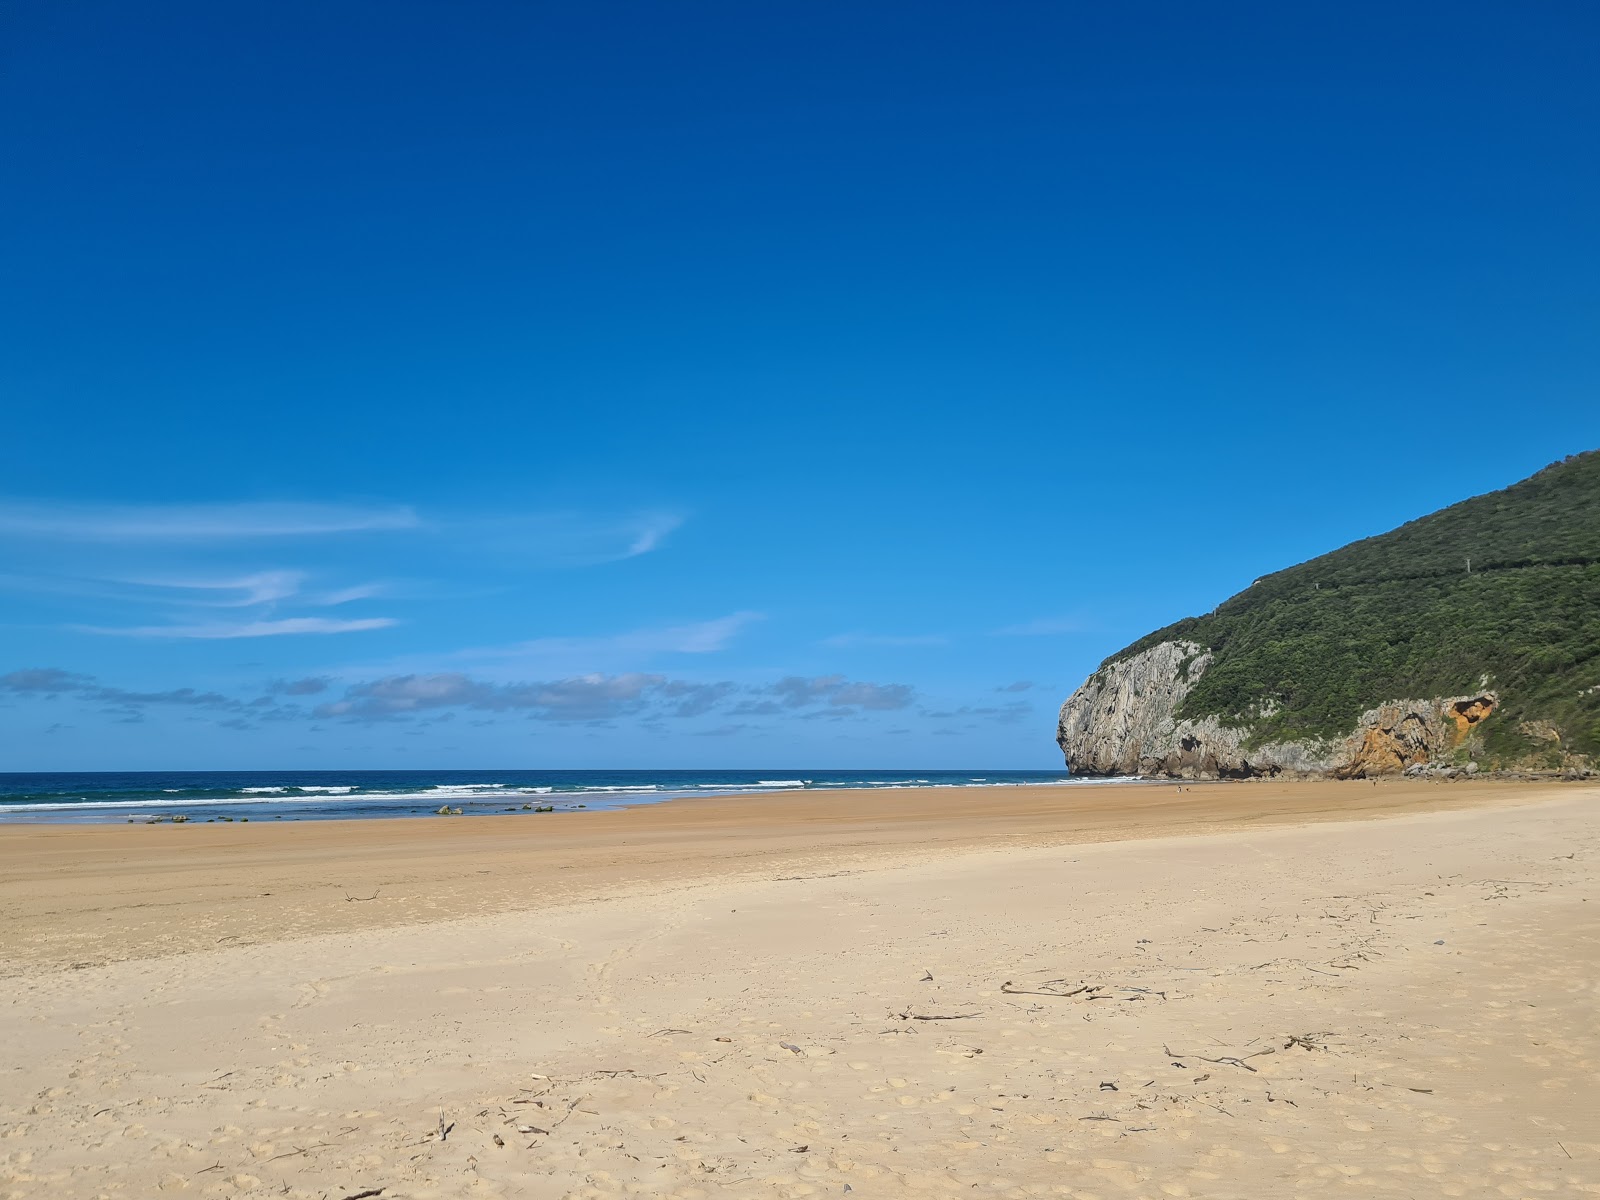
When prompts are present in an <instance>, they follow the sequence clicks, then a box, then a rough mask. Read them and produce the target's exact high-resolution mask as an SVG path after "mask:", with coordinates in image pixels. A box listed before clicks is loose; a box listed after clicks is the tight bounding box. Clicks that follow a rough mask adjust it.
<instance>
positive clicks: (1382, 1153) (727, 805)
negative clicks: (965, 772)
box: [0, 784, 1600, 1200]
mask: <svg viewBox="0 0 1600 1200" xmlns="http://www.w3.org/2000/svg"><path fill="white" fill-rule="evenodd" d="M955 796H956V799H952V798H951V797H952V794H951V793H911V792H907V793H897V794H896V795H895V796H894V797H891V798H883V797H878V796H872V797H861V796H852V797H844V798H838V797H835V798H828V797H821V798H818V797H805V798H800V797H795V798H785V799H783V800H762V801H753V802H750V801H745V802H731V801H730V802H704V803H701V802H696V803H695V804H687V805H683V806H676V805H674V806H668V807H665V808H661V809H656V810H636V811H635V812H632V813H617V814H599V815H596V816H595V817H592V818H590V817H585V818H568V817H564V816H555V817H541V818H533V817H527V818H523V817H516V818H505V819H504V820H500V819H490V818H478V819H470V820H469V819H467V818H460V819H456V820H445V819H440V820H438V821H415V822H392V823H385V824H382V825H375V824H372V823H368V824H364V825H355V824H349V825H344V824H341V825H334V826H310V825H299V826H293V827H284V826H281V825H280V826H259V825H252V826H248V827H239V826H229V827H216V826H210V827H203V828H172V827H151V828H146V827H116V828H110V829H99V830H83V829H78V830H51V829H32V830H18V829H10V830H0V868H3V871H0V903H3V905H4V909H3V911H4V913H5V916H6V924H5V927H4V931H3V934H0V939H3V940H0V950H3V952H4V955H5V959H4V963H5V966H4V969H5V970H6V971H7V974H6V976H5V978H4V979H0V1006H3V1007H0V1013H3V1017H0V1196H63V1197H75V1196H102V1195H104V1196H129V1197H140V1196H150V1195H157V1194H160V1195H166V1194H175V1193H179V1192H182V1193H186V1194H189V1195H196V1196H213V1195H215V1196H250V1195H259V1196H263V1197H265V1196H278V1195H281V1196H289V1197H327V1198H329V1200H339V1198H343V1197H348V1196H352V1195H356V1194H358V1193H362V1192H368V1191H372V1190H375V1189H380V1188H381V1189H383V1191H382V1200H395V1198H397V1197H419V1198H420V1197H428V1196H502V1195H504V1196H527V1197H561V1196H609V1195H614V1194H634V1195H652V1196H655V1195H659V1196H756V1197H765V1196H772V1197H777V1196H809V1195H843V1194H845V1192H846V1190H847V1189H849V1191H850V1192H851V1194H852V1195H855V1196H860V1197H863V1198H867V1197H890V1196H905V1195H941V1194H945V1195H951V1196H956V1195H961V1196H967V1195H980V1196H1034V1195H1064V1196H1077V1197H1080V1198H1087V1197H1104V1198H1107V1200H1109V1198H1111V1197H1164V1196H1207V1197H1230V1196H1238V1197H1277V1196H1300V1195H1313V1196H1314V1195H1376V1196H1395V1197H1424V1196H1427V1197H1431V1196H1470V1197H1477V1196H1489V1197H1497V1196H1508V1197H1545V1196H1552V1195H1554V1196H1592V1195H1597V1194H1600V996H1597V992H1596V986H1595V985H1596V980H1597V976H1600V868H1597V864H1600V789H1597V788H1594V787H1589V786H1584V785H1566V786H1562V787H1554V788H1544V789H1539V788H1520V789H1513V788H1508V787H1504V786H1500V785H1493V784H1483V785H1472V786H1471V787H1470V788H1469V787H1466V786H1465V785H1462V786H1456V787H1451V786H1446V785H1437V786H1436V785H1415V786H1410V785H1398V784H1395V785H1384V786H1380V787H1376V788H1374V787H1371V786H1370V785H1365V784H1325V785H1299V787H1298V790H1297V789H1296V788H1294V787H1285V788H1278V787H1272V786H1268V785H1239V786H1217V787H1214V788H1196V789H1193V790H1191V791H1187V792H1185V793H1183V794H1182V795H1178V794H1177V793H1175V792H1174V791H1173V789H1172V788H1171V787H1150V788H1134V789H1117V790H1116V791H1115V792H1113V791H1112V790H1111V789H1105V790H1101V791H1098V792H1095V793H1093V794H1086V793H1085V792H1081V791H1080V792H1078V793H1077V794H1076V795H1062V794H1057V793H1055V792H1040V793H1030V792H1024V791H1022V790H1017V791H1014V792H1008V793H993V794H989V798H987V799H986V797H985V796H984V795H975V794H973V793H966V794H959V793H958V794H955ZM741 803H742V804H745V805H746V806H747V807H746V808H745V809H743V810H742V811H743V813H744V816H743V818H741V817H740V815H739V814H740V812H741V810H740V809H739V808H738V807H737V805H738V804H741ZM750 804H758V805H761V806H763V807H762V810H761V813H760V814H759V816H753V814H752V813H751V810H750V808H749V807H748V806H749V805H750ZM985 805H987V806H988V807H987V808H986V809H985V810H984V812H983V813H982V815H981V816H977V817H975V816H973V815H972V813H971V811H970V810H972V809H975V808H979V809H983V808H984V806H985ZM874 806H877V807H874ZM1341 812H1343V813H1353V814H1357V815H1359V816H1368V817H1370V816H1373V815H1380V816H1382V817H1383V819H1360V820H1349V821H1344V820H1333V819H1331V818H1333V817H1336V816H1338V815H1340V813H1341ZM535 822H543V823H542V824H535ZM1263 822H1268V823H1270V824H1271V826H1272V827H1269V828H1259V827H1258V826H1260V825H1261V824H1262V823H1263ZM1197 830H1210V831H1212V832H1195V831H1197ZM194 835H199V836H198V837H196V836H194ZM564 868H565V869H564ZM478 872H483V874H478ZM263 892H271V893H273V894H272V895H270V896H263V895H262V894H261V893H263ZM346 894H349V895H351V896H360V897H365V896H373V895H375V898H374V899H371V900H364V899H348V900H347V899H346V898H345V896H346ZM474 908H482V909H483V910H484V911H482V912H480V913H479V914H478V915H467V914H470V913H471V912H472V911H473V909H474ZM341 922H342V923H343V925H342V928H341ZM74 963H79V964H87V965H81V966H79V967H77V968H76V969H74V966H73V964H74ZM1084 987H1087V988H1088V989H1089V990H1084V991H1076V994H1072V995H1067V994H1064V993H1068V992H1073V991H1074V990H1075V989H1078V988H1084ZM1041 993H1043V994H1041ZM918 1017H948V1018H957V1019H950V1020H918V1019H917V1018H918ZM441 1116H442V1120H443V1122H444V1125H445V1127H447V1128H448V1129H449V1131H450V1132H449V1134H448V1137H447V1138H444V1139H443V1140H441V1138H440V1136H439V1129H440V1121H441ZM496 1138H498V1139H499V1141H498V1142H497V1141H496ZM502 1143H503V1144H502Z"/></svg>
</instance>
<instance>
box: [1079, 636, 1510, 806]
mask: <svg viewBox="0 0 1600 1200" xmlns="http://www.w3.org/2000/svg"><path fill="white" fill-rule="evenodd" d="M1211 661H1212V655H1211V652H1210V651H1208V650H1206V649H1204V648H1203V647H1201V646H1200V645H1199V644H1198V643H1195V642H1189V641H1182V640H1178V641H1169V642H1158V643H1157V644H1156V645H1154V646H1151V647H1149V648H1148V649H1145V650H1142V651H1140V652H1139V653H1137V654H1134V655H1131V656H1129V657H1127V658H1122V659H1115V660H1113V661H1111V662H1108V663H1106V664H1105V665H1104V666H1102V667H1101V668H1100V669H1099V670H1098V671H1096V672H1095V673H1094V674H1093V675H1091V676H1090V677H1089V679H1088V680H1087V681H1086V682H1085V683H1084V685H1083V686H1082V687H1080V688H1079V689H1078V690H1077V691H1076V692H1074V693H1073V694H1072V696H1071V697H1070V698H1069V699H1068V700H1067V702H1066V703H1065V704H1064V705H1062V708H1061V718H1060V722H1059V724H1058V726H1057V732H1056V740H1057V742H1058V743H1059V744H1060V746H1061V749H1062V752H1063V753H1064V754H1065V755H1066V759H1067V767H1068V769H1069V770H1070V771H1071V772H1072V773H1073V774H1074V775H1144V776H1168V777H1172V778H1180V779H1216V778H1243V777H1247V776H1253V775H1279V774H1289V775H1333V776H1336V777H1340V778H1363V777H1366V776H1370V775H1387V774H1395V773H1399V772H1402V771H1406V770H1408V769H1415V768H1416V767H1417V766H1418V765H1419V764H1427V763H1437V762H1440V761H1443V760H1447V759H1448V758H1449V757H1450V756H1451V755H1453V754H1454V752H1455V751H1456V750H1457V749H1458V748H1460V747H1461V746H1463V744H1465V743H1467V741H1468V739H1469V737H1470V735H1471V733H1472V730H1473V727H1474V726H1475V725H1477V723H1478V722H1479V721H1481V720H1483V718H1485V717H1487V716H1488V715H1489V714H1490V713H1491V712H1493V711H1494V707H1495V704H1496V701H1497V697H1496V696H1495V695H1494V693H1492V692H1483V693H1479V694H1474V695H1465V696H1445V697H1437V698H1433V699H1424V700H1391V701H1389V702H1387V703H1384V704H1380V705H1378V706H1376V707H1374V708H1371V709H1368V710H1367V711H1366V712H1364V713H1362V714H1361V716H1360V718H1359V719H1358V721H1357V722H1356V726H1355V728H1354V729H1353V730H1352V731H1350V732H1349V733H1348V734H1347V735H1346V736H1344V737H1342V738H1332V739H1328V740H1302V741H1275V742H1266V743H1262V744H1253V742H1252V739H1251V737H1250V730H1249V729H1248V728H1247V727H1245V726H1237V725H1226V724H1223V723H1222V722H1221V721H1220V720H1219V719H1218V718H1216V717H1214V716H1202V717H1198V718H1196V717H1183V716H1180V715H1179V711H1180V709H1181V707H1182V705H1183V701H1184V699H1185V698H1186V697H1187V696H1188V694H1189V692H1190V691H1191V690H1192V689H1193V688H1194V687H1195V685H1196V684H1197V683H1198V682H1199V681H1200V679H1201V677H1202V676H1203V675H1204V674H1205V671H1206V668H1207V667H1208V666H1210V665H1211ZM1254 715H1256V716H1258V717H1262V718H1264V717H1268V716H1271V715H1272V713H1271V708H1270V706H1263V708H1262V710H1261V711H1259V712H1258V713H1256V714H1254ZM1472 769H1473V770H1476V766H1473V767H1472Z"/></svg>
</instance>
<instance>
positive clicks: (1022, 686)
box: [995, 679, 1033, 692]
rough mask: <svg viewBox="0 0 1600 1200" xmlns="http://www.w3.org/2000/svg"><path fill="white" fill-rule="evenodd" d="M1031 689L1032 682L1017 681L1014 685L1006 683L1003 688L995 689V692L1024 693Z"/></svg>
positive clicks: (1027, 680) (1029, 680)
mask: <svg viewBox="0 0 1600 1200" xmlns="http://www.w3.org/2000/svg"><path fill="white" fill-rule="evenodd" d="M1031 687H1033V680H1031V679H1019V680H1017V681H1016V682H1015V683H1008V684H1006V685H1005V686H1004V687H997V688H995V691H997V692H1025V691H1027V690H1028V689H1030V688H1031Z"/></svg>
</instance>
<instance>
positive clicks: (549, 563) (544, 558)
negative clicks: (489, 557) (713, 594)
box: [451, 511, 684, 567]
mask: <svg viewBox="0 0 1600 1200" xmlns="http://www.w3.org/2000/svg"><path fill="white" fill-rule="evenodd" d="M683 522H684V518H683V517H682V515H680V514H678V513H672V512H659V511H648V512H638V513H625V514H622V515H614V516H613V515H597V514H592V513H577V512H545V513H520V514H513V515H510V516H499V517H484V518H478V519H469V520H466V521H462V522H459V523H458V524H456V525H454V526H452V527H451V529H452V534H453V536H455V537H458V538H460V540H461V542H462V544H463V545H467V546H471V547H472V548H473V549H474V550H476V551H483V550H487V551H489V552H490V553H492V554H494V555H496V556H498V557H500V558H504V559H507V560H510V561H512V562H516V563H521V564H524V565H527V566H534V567H592V566H600V565H602V564H604V563H612V562H621V561H623V560H624V559H629V558H638V557H639V556H640V555H641V554H649V553H650V552H651V551H652V550H658V549H660V548H661V546H662V545H663V544H664V543H665V541H666V539H667V537H668V535H669V534H671V533H672V532H673V531H675V530H677V529H678V528H680V527H681V526H682V525H683Z"/></svg>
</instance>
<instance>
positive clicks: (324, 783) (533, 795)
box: [0, 768, 1105, 824]
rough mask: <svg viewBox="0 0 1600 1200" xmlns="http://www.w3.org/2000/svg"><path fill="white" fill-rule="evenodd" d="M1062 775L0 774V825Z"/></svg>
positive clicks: (559, 807) (356, 812)
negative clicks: (6, 823) (30, 822)
mask: <svg viewBox="0 0 1600 1200" xmlns="http://www.w3.org/2000/svg"><path fill="white" fill-rule="evenodd" d="M1097 782H1105V781H1102V780H1074V779H1069V778H1068V777H1067V775H1066V772H1065V771H983V770H978V771H808V770H800V769H791V768H773V769H771V770H764V771H127V772H108V771H95V772H83V773H65V772H40V773H21V772H11V773H0V822H16V821H32V822H54V823H72V824H78V823H84V822H93V823H107V822H118V823H121V822H128V821H133V822H140V821H145V822H148V821H154V820H158V819H161V820H167V819H171V818H173V817H180V816H181V817H184V818H187V819H188V820H189V821H227V820H234V821H241V820H252V821H327V820H343V819H349V818H359V817H420V816H432V815H434V814H435V813H436V812H437V811H438V809H439V808H441V807H444V806H448V807H450V808H452V809H455V808H459V809H461V811H462V813H463V815H465V814H484V813H502V812H532V811H534V810H537V809H542V808H549V809H551V810H553V811H555V812H558V813H559V812H570V811H574V810H577V809H600V808H621V807H626V806H629V805H636V804H650V803H655V802H658V801H661V800H671V799H675V798H679V797H685V796H715V795H732V794H734V793H747V792H748V793H751V794H753V795H755V796H761V795H779V794H784V793H789V792H796V791H805V790H808V789H809V790H820V789H834V788H858V789H861V790H863V791H872V790H876V789H881V788H905V787H951V788H961V787H995V786H1012V787H1026V786H1030V785H1032V786H1037V785H1040V784H1052V783H1072V784H1077V785H1089V784H1093V783H1097Z"/></svg>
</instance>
